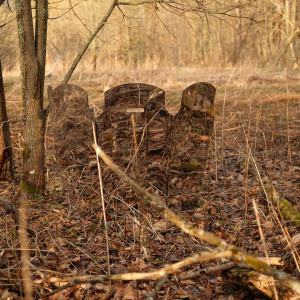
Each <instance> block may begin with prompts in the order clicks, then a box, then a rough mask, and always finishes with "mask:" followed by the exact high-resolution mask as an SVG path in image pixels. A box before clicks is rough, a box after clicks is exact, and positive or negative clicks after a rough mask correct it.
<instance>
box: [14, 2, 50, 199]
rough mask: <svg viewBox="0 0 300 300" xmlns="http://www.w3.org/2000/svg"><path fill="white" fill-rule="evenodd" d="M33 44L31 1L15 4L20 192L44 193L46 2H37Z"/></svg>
mask: <svg viewBox="0 0 300 300" xmlns="http://www.w3.org/2000/svg"><path fill="white" fill-rule="evenodd" d="M36 5H37V7H36V11H37V13H36V40H35V39H34V29H33V20H32V13H31V2H30V0H23V1H21V0H16V14H17V23H18V34H19V48H20V62H21V72H22V99H23V107H24V117H25V128H24V129H25V130H24V148H23V177H22V182H21V190H22V192H25V193H29V194H33V193H43V192H44V190H45V171H44V162H45V150H44V133H45V125H44V119H45V118H44V110H43V89H44V74H45V52H46V35H47V18H48V1H47V0H42V1H37V4H36Z"/></svg>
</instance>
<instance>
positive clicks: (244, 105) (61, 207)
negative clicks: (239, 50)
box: [0, 69, 300, 299]
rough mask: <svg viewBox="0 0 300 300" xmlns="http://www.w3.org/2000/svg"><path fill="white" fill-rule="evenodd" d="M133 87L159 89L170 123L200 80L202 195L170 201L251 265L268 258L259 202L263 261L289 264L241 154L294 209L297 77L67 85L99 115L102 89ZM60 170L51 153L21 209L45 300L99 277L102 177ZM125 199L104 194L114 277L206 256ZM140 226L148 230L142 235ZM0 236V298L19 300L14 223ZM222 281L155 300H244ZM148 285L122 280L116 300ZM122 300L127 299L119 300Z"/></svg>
mask: <svg viewBox="0 0 300 300" xmlns="http://www.w3.org/2000/svg"><path fill="white" fill-rule="evenodd" d="M82 78H84V79H82ZM173 78H174V79H173ZM4 80H5V77H4ZM137 81H139V82H144V83H150V84H154V85H157V86H158V87H160V88H162V89H164V90H165V91H166V102H167V108H168V109H169V110H170V111H171V112H172V113H173V114H175V113H176V111H177V110H178V108H179V105H180V99H181V92H182V90H183V89H184V88H186V87H187V86H188V85H190V84H192V83H194V82H197V81H207V82H210V83H212V84H213V85H215V86H216V88H217V96H216V100H215V108H216V121H215V138H214V143H213V145H212V155H211V161H210V163H209V167H208V168H207V170H206V172H205V175H204V178H203V181H202V183H201V184H200V185H201V186H199V183H198V182H191V183H189V185H190V189H191V194H197V197H196V199H197V201H193V203H191V201H189V199H186V198H183V199H180V200H178V199H176V198H175V199H173V200H172V201H171V203H170V206H171V208H173V209H174V210H175V211H176V212H177V213H179V214H181V216H182V217H183V218H184V219H185V220H187V221H189V222H191V223H194V224H196V225H197V226H199V227H201V228H204V229H205V230H207V231H210V232H213V233H215V234H217V235H218V236H219V237H221V238H223V239H224V240H226V241H227V242H229V243H233V244H235V245H237V246H239V247H242V248H243V249H245V250H246V251H248V252H249V253H251V254H254V255H255V256H256V257H264V256H265V254H264V247H263V245H262V243H261V241H260V235H259V230H258V226H257V220H256V218H255V215H254V211H253V206H252V200H253V199H255V200H256V202H257V204H258V206H259V211H260V214H261V215H260V217H261V219H260V221H261V223H262V228H263V233H264V235H265V239H266V245H267V251H268V254H269V256H270V257H272V256H275V257H287V256H288V250H284V248H285V247H286V246H287V243H286V242H285V238H284V235H283V233H282V232H281V230H280V226H279V224H278V222H277V221H276V219H275V216H274V215H273V214H272V213H271V212H270V210H269V208H268V205H267V202H266V201H265V199H264V198H263V196H262V195H261V192H260V189H261V186H260V183H259V180H258V179H257V172H256V169H255V166H254V163H253V161H251V159H250V158H249V157H250V154H249V149H251V154H252V155H253V160H254V162H255V165H256V166H257V168H258V170H259V173H260V176H261V178H262V181H263V182H264V183H265V184H273V185H274V187H275V188H276V190H277V191H278V192H279V194H280V195H281V196H282V197H284V198H286V199H288V200H289V201H290V202H291V203H292V204H293V205H294V206H295V207H296V208H297V209H298V210H300V202H299V200H300V78H297V77H296V76H295V75H293V74H292V75H290V74H289V75H287V74H285V73H278V72H277V73H276V72H271V71H269V72H263V71H261V70H252V73H251V74H250V73H249V71H248V70H245V69H243V70H238V69H233V70H225V71H222V72H218V71H216V70H203V71H196V70H186V69H183V70H177V71H161V70H156V71H152V72H150V71H148V72H146V71H143V72H142V71H140V72H139V74H137V72H136V71H128V70H127V71H126V72H125V71H124V72H121V71H116V72H113V71H111V72H110V73H108V72H106V73H103V74H98V75H95V74H94V75H93V76H92V75H89V74H84V75H83V76H82V77H80V81H79V78H77V80H76V77H75V80H73V81H72V82H71V83H73V84H77V85H79V86H81V87H82V88H84V89H85V90H86V91H87V92H88V94H89V104H90V106H95V107H96V108H97V109H99V107H100V108H101V107H102V106H103V91H104V90H106V89H108V88H112V87H114V86H115V85H118V84H123V83H128V82H137ZM18 82H19V81H17V80H16V79H12V80H11V81H8V82H5V84H6V99H7V107H8V115H9V119H10V130H11V136H12V143H13V151H14V172H15V175H16V180H15V182H13V183H7V184H1V191H0V195H1V196H5V197H6V198H7V199H8V200H11V201H13V202H15V203H17V201H18V196H19V180H20V176H21V170H22V167H21V166H22V155H21V154H22V123H21V121H22V117H21V111H22V110H21V94H20V93H21V89H20V86H19V83H18ZM59 83H60V81H59V80H57V79H56V78H54V79H52V78H50V79H48V80H46V87H47V86H48V84H51V85H52V86H53V87H55V86H56V85H58V84H59ZM45 97H46V95H45ZM99 112H100V109H99ZM46 144H47V146H48V147H52V146H53V145H52V144H53V142H52V141H51V140H50V139H47V140H46ZM74 150H75V151H76V149H74ZM66 169H67V168H66V167H62V166H61V165H60V164H59V163H58V162H56V160H55V157H53V156H49V155H48V156H47V161H46V171H47V188H46V190H47V195H46V196H37V197H32V198H31V199H30V201H29V212H30V213H29V219H28V225H29V227H30V235H31V243H32V244H31V246H32V249H33V250H32V252H31V257H32V261H31V264H32V265H33V266H32V272H33V277H34V283H35V284H36V286H37V289H38V292H41V293H42V292H47V291H49V290H50V289H53V288H54V287H55V286H58V285H59V281H60V280H61V279H62V278H64V277H72V276H74V275H89V274H90V275H96V274H99V275H100V274H105V273H106V272H107V253H106V243H105V233H104V229H105V228H104V224H103V213H102V209H101V197H100V195H99V182H98V177H97V175H96V174H95V173H90V172H86V171H85V172H82V176H81V177H80V178H78V177H76V176H75V174H74V176H73V174H72V171H70V170H68V172H67V170H66ZM178 184H180V182H179V183H178ZM104 189H105V187H104ZM131 193H132V192H131V191H129V192H128V199H117V198H116V197H110V195H105V199H106V201H107V222H108V225H107V226H108V232H109V236H110V240H109V251H110V271H111V273H124V272H147V271H151V270H154V269H158V268H160V267H162V266H164V265H165V264H168V263H174V262H177V261H179V260H181V259H183V258H185V257H186V256H188V255H190V254H191V253H194V252H197V251H202V250H207V249H208V247H207V246H208V245H207V244H205V243H199V242H198V241H196V240H195V239H193V238H190V237H188V236H186V235H185V234H183V233H182V232H181V231H180V230H178V229H177V228H175V227H174V226H173V225H171V224H170V223H169V222H168V221H166V220H165V219H164V218H163V217H161V216H160V215H159V214H158V213H150V212H151V211H152V210H151V207H150V204H148V203H145V205H146V212H145V217H144V218H141V216H140V214H139V212H138V210H137V209H138V208H139V203H134V201H132V200H131V195H130V194H131ZM140 222H145V223H146V224H144V225H143V226H142V230H141V227H140V226H139V224H140ZM282 223H283V224H285V223H284V222H282ZM287 225H288V224H287ZM0 228H1V230H0V250H1V249H3V250H4V251H3V252H1V253H2V254H1V255H2V257H1V263H0V282H1V285H2V286H1V288H0V293H1V292H4V291H5V290H6V289H7V291H9V293H11V297H13V299H17V293H18V291H19V290H20V289H21V285H20V279H19V278H20V277H19V276H20V266H19V265H18V256H17V252H16V250H15V249H16V248H18V240H17V238H16V235H15V230H14V229H15V227H14V222H13V219H12V218H11V216H7V217H5V216H2V217H1V219H0ZM288 229H289V233H290V235H291V236H294V235H295V234H298V233H299V229H298V228H295V227H293V226H291V225H288ZM142 235H143V236H142ZM145 241H146V243H145ZM218 263H220V262H205V263H201V264H199V265H196V266H192V267H189V268H186V269H185V270H184V271H185V272H187V273H189V272H191V271H193V270H195V269H198V270H199V269H202V268H205V267H209V266H212V265H216V264H218ZM284 268H285V270H286V271H287V272H289V273H291V274H292V275H293V276H296V277H299V274H298V273H297V271H296V268H295V266H294V264H293V263H292V262H291V260H288V259H287V263H286V264H285V266H284ZM226 283H227V281H226V276H222V275H221V273H215V274H209V275H207V276H206V275H203V276H201V277H198V278H196V279H190V280H186V281H183V282H181V283H177V282H176V281H167V282H166V283H165V285H164V286H163V288H162V289H161V291H160V293H159V297H160V298H161V299H211V298H213V297H215V298H214V299H228V297H229V296H230V295H231V296H232V297H233V298H232V299H244V298H241V295H244V296H245V295H251V293H250V292H249V291H248V290H246V289H243V288H242V290H241V288H238V287H235V286H234V285H233V286H231V287H228V286H227V285H226ZM154 287H155V283H153V282H148V281H145V282H140V283H138V282H131V283H123V284H122V283H118V284H116V292H115V294H114V296H113V297H112V299H136V298H134V297H137V296H138V295H141V293H142V292H144V291H148V292H149V291H151V289H153V288H154ZM179 287H180V288H179ZM42 288H43V289H44V290H42ZM109 289H110V285H109V283H101V284H96V285H94V286H90V285H86V286H83V287H81V288H77V289H74V290H73V291H72V293H73V294H70V293H71V292H70V291H69V294H68V293H67V292H66V291H65V292H61V293H60V297H61V298H55V296H53V297H52V298H51V299H69V298H71V299H75V298H76V299H101V298H100V297H103V296H104V295H105V294H106V293H108V291H109ZM126 293H128V295H129V294H130V296H128V297H127V296H126ZM126 297H127V298H126ZM130 297H131V298H130ZM245 297H246V296H245ZM249 299H250V298H249ZM252 299H253V298H252ZM260 299H262V298H260Z"/></svg>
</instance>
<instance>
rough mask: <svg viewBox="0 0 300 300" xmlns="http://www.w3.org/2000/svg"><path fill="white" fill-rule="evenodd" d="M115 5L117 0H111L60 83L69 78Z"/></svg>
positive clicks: (65, 81)
mask: <svg viewBox="0 0 300 300" xmlns="http://www.w3.org/2000/svg"><path fill="white" fill-rule="evenodd" d="M116 6H117V0H113V3H112V5H111V6H110V7H109V9H108V11H107V12H106V14H105V16H104V17H103V19H102V20H101V22H100V23H99V25H98V26H97V28H96V29H95V30H94V32H93V33H92V34H91V36H90V37H89V38H88V39H87V41H86V43H85V45H84V47H83V48H82V50H81V51H80V52H79V53H78V55H77V56H76V58H75V60H74V62H73V64H72V66H71V68H70V70H69V72H68V73H67V75H66V77H65V78H64V80H63V82H62V84H67V83H68V81H69V80H70V78H71V76H72V74H73V72H74V70H75V68H76V67H77V65H78V63H79V61H80V60H81V58H82V56H83V54H84V53H85V51H86V50H87V49H88V47H89V45H90V44H91V42H92V40H93V39H94V37H95V36H96V35H97V34H98V32H99V31H100V30H101V29H102V28H103V26H104V25H105V24H106V22H107V20H108V18H109V17H110V15H111V14H112V12H113V10H114V8H115V7H116Z"/></svg>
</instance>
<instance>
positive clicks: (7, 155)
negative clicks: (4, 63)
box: [0, 61, 13, 181]
mask: <svg viewBox="0 0 300 300" xmlns="http://www.w3.org/2000/svg"><path fill="white" fill-rule="evenodd" d="M12 178H13V172H12V148H11V140H10V133H9V123H8V118H7V112H6V104H5V94H4V84H3V78H2V68H1V61H0V181H2V180H11V179H12Z"/></svg>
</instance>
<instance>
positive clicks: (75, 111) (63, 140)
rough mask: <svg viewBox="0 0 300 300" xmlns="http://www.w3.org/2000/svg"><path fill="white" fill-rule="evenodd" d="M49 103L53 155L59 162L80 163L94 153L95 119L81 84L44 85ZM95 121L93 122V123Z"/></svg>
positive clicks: (83, 163)
mask: <svg viewBox="0 0 300 300" xmlns="http://www.w3.org/2000/svg"><path fill="white" fill-rule="evenodd" d="M48 94H49V104H50V115H49V117H50V121H49V125H50V128H51V132H52V135H53V139H54V143H55V149H56V157H57V158H58V159H59V161H60V163H61V164H62V165H77V166H82V167H83V166H84V165H85V164H86V163H87V161H88V156H89V155H90V154H93V153H94V150H93V149H92V147H91V146H92V145H93V143H94V138H93V127H92V124H93V123H94V122H95V120H94V117H93V115H92V114H91V112H90V110H89V106H88V95H87V92H86V91H85V90H83V89H82V88H81V87H79V86H76V85H72V84H66V85H60V86H58V87H57V88H55V89H54V90H52V88H51V87H50V88H48ZM94 124H95V123H94Z"/></svg>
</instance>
